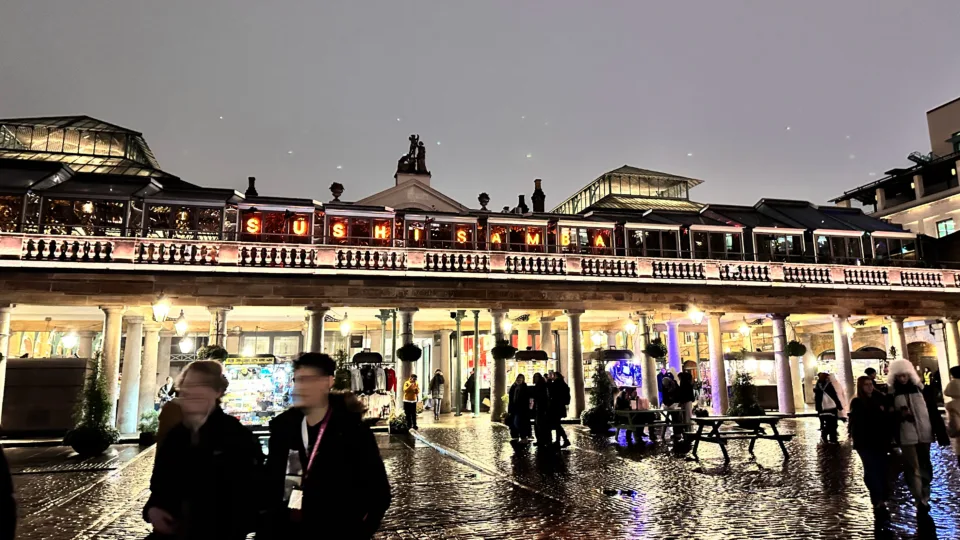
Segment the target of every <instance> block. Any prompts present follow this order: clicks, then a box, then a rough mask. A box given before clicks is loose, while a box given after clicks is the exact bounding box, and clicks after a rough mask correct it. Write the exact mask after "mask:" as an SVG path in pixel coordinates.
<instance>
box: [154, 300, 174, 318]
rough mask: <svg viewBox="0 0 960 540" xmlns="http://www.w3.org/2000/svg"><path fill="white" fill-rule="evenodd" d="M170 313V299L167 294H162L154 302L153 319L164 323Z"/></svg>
mask: <svg viewBox="0 0 960 540" xmlns="http://www.w3.org/2000/svg"><path fill="white" fill-rule="evenodd" d="M169 314H170V299H169V298H167V296H166V295H165V294H161V295H160V298H157V301H156V302H154V303H153V320H154V321H156V322H160V323H162V322H163V321H165V320H167V315H169Z"/></svg>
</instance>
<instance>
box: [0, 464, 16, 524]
mask: <svg viewBox="0 0 960 540" xmlns="http://www.w3.org/2000/svg"><path fill="white" fill-rule="evenodd" d="M16 533H17V502H16V501H15V500H14V498H13V478H11V476H10V467H9V466H8V465H7V456H5V455H4V454H3V447H2V446H0V540H13V537H14V536H15V535H16Z"/></svg>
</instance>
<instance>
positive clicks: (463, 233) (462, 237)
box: [457, 229, 467, 244]
mask: <svg viewBox="0 0 960 540" xmlns="http://www.w3.org/2000/svg"><path fill="white" fill-rule="evenodd" d="M457 242H459V243H461V244H466V243H467V230H466V229H459V230H458V231H457Z"/></svg>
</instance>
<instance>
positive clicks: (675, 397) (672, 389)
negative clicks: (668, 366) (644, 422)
mask: <svg viewBox="0 0 960 540" xmlns="http://www.w3.org/2000/svg"><path fill="white" fill-rule="evenodd" d="M662 393H663V405H664V406H665V407H669V406H671V405H673V404H675V403H679V397H680V396H679V394H680V391H679V388H678V387H677V381H675V380H673V377H664V378H663V390H662Z"/></svg>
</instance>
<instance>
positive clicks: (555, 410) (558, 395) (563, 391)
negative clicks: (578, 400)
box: [547, 373, 570, 448]
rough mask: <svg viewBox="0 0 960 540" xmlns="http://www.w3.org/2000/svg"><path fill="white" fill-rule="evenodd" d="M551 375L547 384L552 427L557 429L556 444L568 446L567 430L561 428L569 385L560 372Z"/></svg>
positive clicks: (568, 394)
mask: <svg viewBox="0 0 960 540" xmlns="http://www.w3.org/2000/svg"><path fill="white" fill-rule="evenodd" d="M552 375H553V377H551V379H550V381H549V382H548V385H547V386H548V392H549V393H550V409H551V412H552V421H553V422H552V423H553V429H555V430H556V431H557V442H556V444H558V445H561V447H562V448H566V447H568V446H570V439H568V438H567V432H566V431H564V430H563V419H564V418H566V416H567V405H570V385H568V384H567V382H566V381H564V380H563V375H562V374H560V373H553V374H552Z"/></svg>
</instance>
